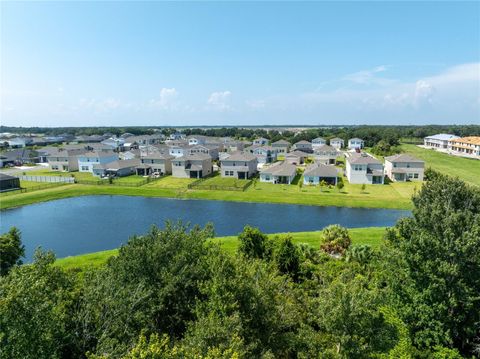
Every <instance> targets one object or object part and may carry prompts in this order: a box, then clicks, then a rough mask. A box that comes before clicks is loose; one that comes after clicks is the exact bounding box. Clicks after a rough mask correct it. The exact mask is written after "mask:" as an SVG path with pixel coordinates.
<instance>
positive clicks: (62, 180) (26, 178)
mask: <svg viewBox="0 0 480 359" xmlns="http://www.w3.org/2000/svg"><path fill="white" fill-rule="evenodd" d="M20 179H21V180H22V181H30V182H47V183H75V178H73V177H61V176H28V175H23V176H20Z"/></svg>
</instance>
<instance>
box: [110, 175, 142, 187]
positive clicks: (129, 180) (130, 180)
mask: <svg viewBox="0 0 480 359" xmlns="http://www.w3.org/2000/svg"><path fill="white" fill-rule="evenodd" d="M145 180H146V178H145V177H143V176H137V175H131V176H125V177H118V178H115V179H114V180H113V182H114V183H125V184H133V185H135V184H138V183H141V182H144V181H145Z"/></svg>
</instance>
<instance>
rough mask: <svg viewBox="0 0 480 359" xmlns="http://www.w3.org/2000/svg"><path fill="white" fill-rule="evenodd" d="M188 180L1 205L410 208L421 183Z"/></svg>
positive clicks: (38, 195) (62, 191) (0, 201)
mask: <svg viewBox="0 0 480 359" xmlns="http://www.w3.org/2000/svg"><path fill="white" fill-rule="evenodd" d="M188 183H191V180H190V179H179V178H172V177H166V178H164V179H161V180H158V181H156V182H153V183H150V184H147V185H144V186H140V187H121V186H115V185H101V186H96V185H81V184H71V185H65V186H62V187H57V188H48V189H44V190H38V191H32V192H26V193H19V194H12V195H9V196H1V195H0V209H7V208H12V207H18V206H23V205H27V204H32V203H37V202H44V201H49V200H55V199H61V198H68V197H76V196H84V195H128V196H145V197H170V198H182V199H208V200H223V201H237V202H260V203H285V204H305V205H315V206H340V207H365V208H392V209H394V208H396V209H410V208H411V201H410V198H411V195H412V194H413V192H414V190H415V189H419V186H420V184H415V183H393V184H390V185H367V186H366V189H365V190H362V188H361V187H362V186H361V185H350V184H348V183H346V185H345V188H343V189H342V191H339V190H338V189H337V188H332V189H327V188H324V189H322V190H321V189H319V188H318V187H307V186H304V187H300V186H293V185H290V186H289V185H274V184H271V183H256V185H252V186H250V187H249V188H248V189H247V190H246V191H245V192H239V191H223V190H202V189H192V190H189V189H188V188H187V185H188Z"/></svg>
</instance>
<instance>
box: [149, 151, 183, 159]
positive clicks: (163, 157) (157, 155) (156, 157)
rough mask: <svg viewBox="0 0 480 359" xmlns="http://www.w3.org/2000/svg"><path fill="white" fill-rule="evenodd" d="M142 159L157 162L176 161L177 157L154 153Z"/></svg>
mask: <svg viewBox="0 0 480 359" xmlns="http://www.w3.org/2000/svg"><path fill="white" fill-rule="evenodd" d="M142 158H148V159H155V160H171V159H174V158H175V156H171V155H169V154H166V153H161V152H153V153H149V154H148V155H145V156H142Z"/></svg>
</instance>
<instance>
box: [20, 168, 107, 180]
mask: <svg viewBox="0 0 480 359" xmlns="http://www.w3.org/2000/svg"><path fill="white" fill-rule="evenodd" d="M25 174H26V175H27V176H58V177H72V176H73V177H75V178H76V179H77V180H83V181H99V180H100V178H98V177H95V176H94V175H93V174H91V173H90V172H78V171H77V172H61V171H51V170H49V169H40V170H33V171H26V172H25Z"/></svg>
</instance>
